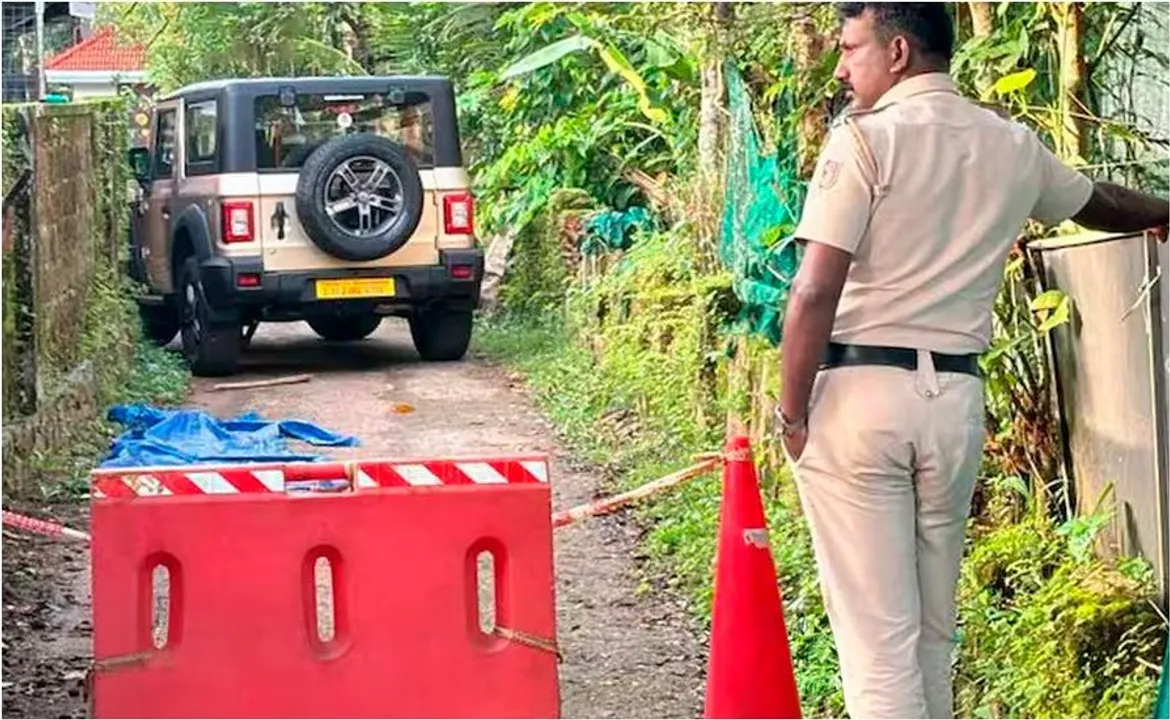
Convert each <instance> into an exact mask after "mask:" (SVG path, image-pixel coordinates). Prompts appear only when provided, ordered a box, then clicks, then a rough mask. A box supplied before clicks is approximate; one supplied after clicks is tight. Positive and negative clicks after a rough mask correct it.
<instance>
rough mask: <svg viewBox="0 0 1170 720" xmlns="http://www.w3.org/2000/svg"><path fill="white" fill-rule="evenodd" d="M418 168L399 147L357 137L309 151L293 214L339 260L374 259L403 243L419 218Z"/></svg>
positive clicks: (369, 137)
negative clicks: (295, 209)
mask: <svg viewBox="0 0 1170 720" xmlns="http://www.w3.org/2000/svg"><path fill="white" fill-rule="evenodd" d="M422 202H423V188H422V181H421V180H420V179H419V174H418V168H417V167H416V166H415V164H414V163H413V162H412V161H411V160H410V158H409V157H407V155H406V152H405V150H404V149H403V148H402V146H401V145H398V144H397V143H394V142H392V141H390V140H387V139H386V138H384V137H379V136H377V135H373V134H369V133H357V134H353V135H346V136H344V137H339V138H334V139H332V140H329V141H327V142H325V143H324V144H322V145H321V146H320V147H318V148H317V149H316V150H314V151H313V153H312V154H311V155H309V158H308V159H307V160H306V161H305V164H304V165H303V166H301V170H300V178H299V179H298V181H297V199H296V205H297V215H299V217H300V221H301V225H302V226H304V228H305V232H306V233H307V234H308V235H309V237H310V238H311V239H312V241H313V242H314V243H315V244H316V245H317V246H318V247H320V248H321V249H322V250H324V251H325V252H327V253H329V254H330V255H333V256H334V257H338V258H341V259H342V260H352V261H362V260H377V259H378V258H383V257H386V256H387V255H389V254H390V253H392V252H394V251H395V250H397V249H398V248H400V247H402V246H403V245H405V244H406V242H407V241H408V240H409V239H410V236H411V235H412V234H413V233H414V231H415V228H417V227H418V223H419V218H421V217H422Z"/></svg>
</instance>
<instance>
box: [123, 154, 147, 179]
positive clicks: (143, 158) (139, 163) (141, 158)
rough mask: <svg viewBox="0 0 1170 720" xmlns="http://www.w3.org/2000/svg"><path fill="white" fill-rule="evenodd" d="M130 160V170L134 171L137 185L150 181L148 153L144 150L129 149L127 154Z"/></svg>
mask: <svg viewBox="0 0 1170 720" xmlns="http://www.w3.org/2000/svg"><path fill="white" fill-rule="evenodd" d="M127 157H128V159H129V160H130V168H131V169H132V170H133V171H134V179H136V180H137V181H138V182H139V183H145V182H146V181H147V180H149V179H150V151H149V150H147V149H146V148H140V147H136V148H130V152H129V153H127Z"/></svg>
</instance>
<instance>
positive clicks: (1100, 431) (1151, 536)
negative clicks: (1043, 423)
mask: <svg viewBox="0 0 1170 720" xmlns="http://www.w3.org/2000/svg"><path fill="white" fill-rule="evenodd" d="M1030 248H1031V250H1032V251H1033V253H1034V256H1033V257H1034V259H1035V260H1036V261H1037V267H1038V268H1039V269H1040V278H1041V282H1042V284H1043V285H1044V288H1045V289H1052V288H1055V289H1059V290H1062V291H1063V292H1065V293H1066V294H1067V295H1068V296H1069V298H1070V299H1071V301H1072V308H1073V310H1072V320H1071V322H1070V323H1068V324H1066V325H1065V326H1063V327H1060V328H1057V329H1056V330H1054V331H1053V333H1052V345H1051V348H1052V352H1053V359H1054V368H1053V371H1054V375H1055V378H1054V380H1055V383H1054V385H1055V388H1056V395H1057V403H1058V405H1059V411H1060V415H1061V420H1062V426H1063V429H1064V433H1063V434H1064V437H1063V442H1064V449H1065V459H1066V463H1067V465H1068V470H1069V474H1070V480H1071V481H1072V483H1073V489H1074V494H1075V497H1076V504H1077V511H1078V512H1088V511H1090V510H1091V509H1092V508H1093V506H1094V505H1095V504H1096V503H1097V501H1098V499H1099V498H1100V496H1101V494H1102V492H1104V491H1105V490H1106V489H1107V488H1108V486H1109V485H1110V484H1113V486H1114V487H1113V489H1114V496H1113V504H1114V505H1115V507H1116V509H1117V515H1116V517H1115V518H1114V522H1113V523H1112V525H1111V526H1110V528H1108V530H1107V532H1106V533H1105V536H1104V537H1103V540H1104V545H1105V547H1106V548H1107V549H1108V550H1113V551H1117V552H1121V553H1123V554H1126V555H1141V556H1142V557H1144V558H1146V559H1147V560H1149V561H1150V563H1151V564H1152V565H1153V566H1154V568H1155V573H1156V575H1157V579H1158V586H1159V589H1160V591H1161V594H1162V599H1163V604H1164V605H1165V604H1166V600H1167V576H1168V575H1170V572H1168V571H1167V563H1168V562H1170V546H1168V543H1170V539H1168V535H1170V532H1168V530H1167V509H1166V504H1167V495H1168V493H1167V481H1168V478H1170V457H1168V454H1170V447H1168V446H1170V426H1168V424H1167V418H1168V416H1170V395H1168V388H1170V362H1168V358H1170V349H1168V348H1167V338H1170V292H1168V291H1167V290H1166V282H1167V281H1166V279H1165V277H1164V276H1166V275H1167V274H1170V260H1168V258H1167V246H1166V244H1164V243H1159V242H1157V241H1155V240H1154V239H1153V238H1151V237H1148V236H1146V235H1144V234H1131V235H1101V234H1084V235H1076V236H1066V237H1059V238H1052V239H1047V240H1042V241H1037V242H1034V243H1032V244H1031V245H1030Z"/></svg>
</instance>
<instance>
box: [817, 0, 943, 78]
mask: <svg viewBox="0 0 1170 720" xmlns="http://www.w3.org/2000/svg"><path fill="white" fill-rule="evenodd" d="M836 6H837V12H838V13H839V14H840V15H841V18H842V19H843V20H844V19H850V18H856V17H860V16H861V14H862V13H864V12H865V11H866V10H869V11H870V12H872V13H873V20H874V24H875V25H876V26H877V28H878V30H879V31H882V32H884V33H886V35H887V36H889V35H892V34H894V33H902V34H905V35H908V36H909V37H910V39H911V42H912V43H915V44H917V45H918V49H919V50H920V51H922V53H923V54H925V55H928V56H930V57H931V58H933V59H934V60H936V61H938V62H941V63H943V64H948V63H950V61H951V55H952V54H953V53H954V51H955V27H954V24H953V23H952V22H951V15H950V13H949V12H947V6H946V4H945V3H941V2H923V3H909V2H908V3H867V2H842V3H836Z"/></svg>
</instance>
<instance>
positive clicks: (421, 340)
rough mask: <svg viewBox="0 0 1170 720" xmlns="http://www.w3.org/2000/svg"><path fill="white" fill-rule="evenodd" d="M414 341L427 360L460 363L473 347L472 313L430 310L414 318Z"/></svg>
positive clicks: (411, 329)
mask: <svg viewBox="0 0 1170 720" xmlns="http://www.w3.org/2000/svg"><path fill="white" fill-rule="evenodd" d="M409 322H410V337H411V338H412V339H413V340H414V348H415V350H418V354H419V355H420V356H422V359H423V360H427V361H440V362H445V361H451V360H459V359H461V358H462V357H463V356H464V355H465V354H466V353H467V346H468V345H469V344H470V343H471V326H472V313H471V311H470V310H426V311H420V312H417V313H415V314H414V315H411V316H410V320H409Z"/></svg>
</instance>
